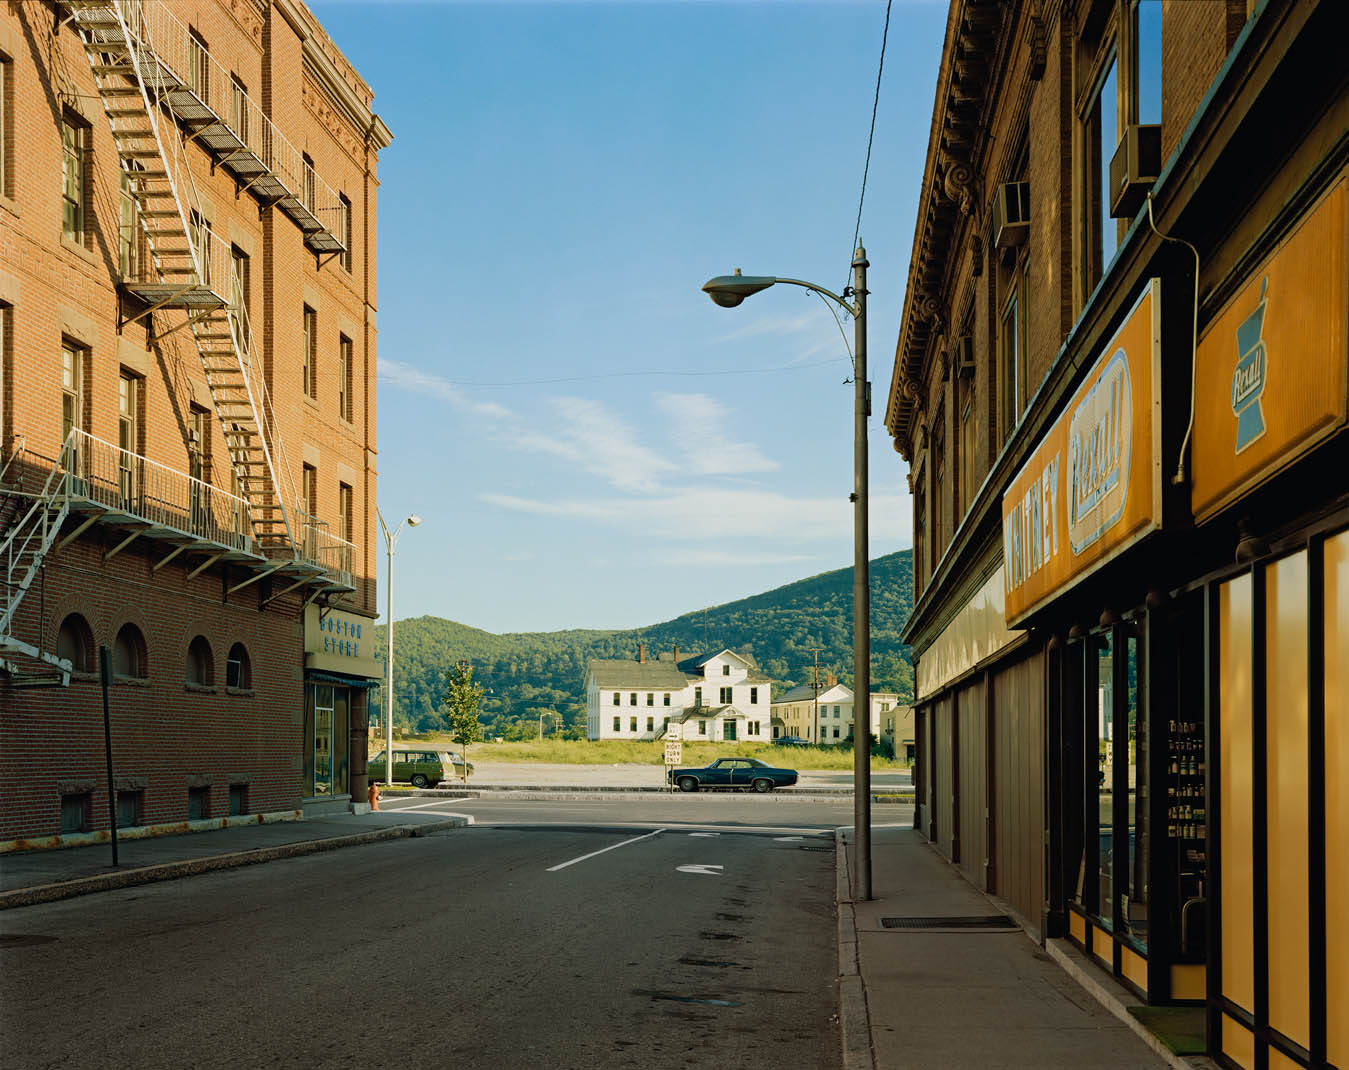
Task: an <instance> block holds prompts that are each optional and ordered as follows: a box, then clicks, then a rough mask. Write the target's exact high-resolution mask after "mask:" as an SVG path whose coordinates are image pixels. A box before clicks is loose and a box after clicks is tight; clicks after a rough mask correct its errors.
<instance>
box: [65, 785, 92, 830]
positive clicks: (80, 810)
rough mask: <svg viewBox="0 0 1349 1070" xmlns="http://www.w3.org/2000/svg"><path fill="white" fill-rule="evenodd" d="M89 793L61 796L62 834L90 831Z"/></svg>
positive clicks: (90, 799)
mask: <svg viewBox="0 0 1349 1070" xmlns="http://www.w3.org/2000/svg"><path fill="white" fill-rule="evenodd" d="M91 801H92V798H91V795H90V793H89V792H78V793H76V794H73V795H62V796H61V834H62V835H65V834H66V833H70V832H88V831H89V804H90V802H91Z"/></svg>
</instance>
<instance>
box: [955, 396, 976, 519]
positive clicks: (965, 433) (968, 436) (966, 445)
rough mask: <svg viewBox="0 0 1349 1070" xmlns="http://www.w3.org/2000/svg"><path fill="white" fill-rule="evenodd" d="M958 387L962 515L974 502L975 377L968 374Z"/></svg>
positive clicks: (957, 404) (957, 410)
mask: <svg viewBox="0 0 1349 1070" xmlns="http://www.w3.org/2000/svg"><path fill="white" fill-rule="evenodd" d="M956 389H957V402H956V412H957V414H958V416H957V418H958V419H959V421H960V435H959V439H958V440H957V441H958V444H959V449H960V457H959V458H958V460H959V461H960V515H961V516H964V515H965V514H966V513H968V512H969V511H970V506H971V505H973V504H974V489H975V488H974V378H973V377H972V376H966V377H965V378H964V379H961V380H960V385H959V386H958V387H957V388H956Z"/></svg>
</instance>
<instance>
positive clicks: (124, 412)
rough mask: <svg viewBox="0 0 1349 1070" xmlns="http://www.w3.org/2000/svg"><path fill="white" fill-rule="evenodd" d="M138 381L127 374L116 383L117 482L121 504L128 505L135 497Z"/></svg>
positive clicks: (137, 449)
mask: <svg viewBox="0 0 1349 1070" xmlns="http://www.w3.org/2000/svg"><path fill="white" fill-rule="evenodd" d="M140 387H141V381H140V379H139V378H137V377H136V376H134V375H131V374H130V373H128V372H122V374H121V375H120V376H119V377H118V380H117V446H118V449H119V452H118V454H117V483H118V489H119V490H120V491H121V493H122V501H123V502H124V503H131V502H133V501H134V500H135V498H136V467H137V460H138V457H137V454H139V453H140V434H139V429H138V424H139V420H138V419H137V413H138V411H139V409H140V395H141V389H140Z"/></svg>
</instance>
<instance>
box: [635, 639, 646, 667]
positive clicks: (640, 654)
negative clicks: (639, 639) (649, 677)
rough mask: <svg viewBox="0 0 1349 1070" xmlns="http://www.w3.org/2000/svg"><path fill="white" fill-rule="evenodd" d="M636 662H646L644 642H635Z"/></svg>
mask: <svg viewBox="0 0 1349 1070" xmlns="http://www.w3.org/2000/svg"><path fill="white" fill-rule="evenodd" d="M637 663H638V664H639V665H642V664H645V663H646V644H645V643H638V644H637Z"/></svg>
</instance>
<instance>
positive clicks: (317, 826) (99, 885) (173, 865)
mask: <svg viewBox="0 0 1349 1070" xmlns="http://www.w3.org/2000/svg"><path fill="white" fill-rule="evenodd" d="M467 824H469V820H468V818H466V817H457V816H447V815H445V814H429V813H428V814H419V813H416V812H412V813H409V812H407V811H404V812H402V813H399V812H398V811H396V810H387V811H381V812H378V813H367V814H339V815H336V816H333V817H318V818H310V819H308V820H303V821H274V822H269V823H267V824H261V823H250V824H246V825H236V826H232V827H230V828H220V829H212V830H210V831H208V832H190V833H180V834H177V835H163V836H147V837H145V838H141V839H125V838H119V839H118V842H117V860H118V865H117V868H115V869H114V868H113V865H112V845H111V844H110V843H97V844H90V845H88V846H84V847H64V848H58V849H52V850H42V851H21V852H13V853H10V854H4V855H0V910H5V909H8V908H11V907H21V906H29V905H31V904H33V903H48V902H51V901H53V900H56V899H68V898H70V897H72V896H76V895H87V894H89V893H91V892H103V891H109V890H111V889H113V888H125V887H129V886H131V885H134V884H149V883H152V882H155V881H163V880H176V879H178V878H179V877H189V876H192V875H194V874H197V873H206V872H209V871H210V870H213V869H230V868H233V867H235V866H247V865H254V864H256V863H259V862H271V861H273V860H275V859H278V858H293V857H295V856H297V855H302V854H313V853H314V852H316V851H329V850H333V849H335V848H339V847H355V846H359V845H360V844H365V843H378V842H380V841H381V840H391V839H398V838H400V837H403V836H425V835H429V834H430V833H432V832H441V831H444V830H446V829H453V828H462V827H464V826H465V825H467Z"/></svg>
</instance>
